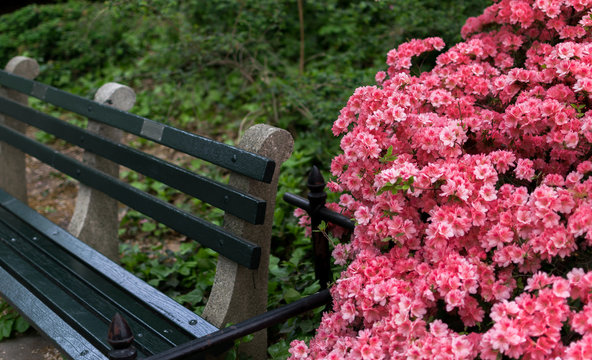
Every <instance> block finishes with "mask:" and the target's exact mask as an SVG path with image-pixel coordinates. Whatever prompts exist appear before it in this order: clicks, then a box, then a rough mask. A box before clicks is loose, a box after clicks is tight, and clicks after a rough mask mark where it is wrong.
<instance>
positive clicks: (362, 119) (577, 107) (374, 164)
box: [290, 0, 592, 359]
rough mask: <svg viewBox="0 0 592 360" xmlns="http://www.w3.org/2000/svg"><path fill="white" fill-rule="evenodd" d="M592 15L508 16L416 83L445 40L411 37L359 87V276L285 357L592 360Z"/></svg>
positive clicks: (543, 7) (351, 119) (347, 204)
mask: <svg viewBox="0 0 592 360" xmlns="http://www.w3.org/2000/svg"><path fill="white" fill-rule="evenodd" d="M591 10H592V0H501V1H497V2H495V3H494V4H493V5H492V6H490V7H489V8H487V9H486V10H485V11H484V13H483V14H482V15H481V16H479V17H477V18H471V19H469V20H468V21H467V23H466V24H465V26H464V27H463V29H462V35H463V37H464V39H465V41H464V42H462V43H459V44H457V45H455V46H453V47H452V48H451V49H449V50H448V51H446V52H445V53H442V54H440V55H439V57H438V58H437V65H436V66H435V68H434V69H433V70H431V71H429V72H424V73H422V74H421V75H419V76H412V75H411V74H410V71H409V69H410V67H411V66H412V58H413V57H414V56H417V55H420V54H421V53H423V52H425V51H432V50H441V49H442V48H443V46H444V44H443V42H442V40H440V39H438V38H429V39H425V40H413V41H411V42H409V43H405V44H402V45H400V46H399V47H398V48H397V49H394V50H391V51H390V52H389V53H388V56H387V65H388V66H389V67H388V71H386V72H379V73H378V74H377V75H376V81H377V85H376V86H366V87H361V88H358V89H356V90H355V92H354V94H353V95H352V96H351V98H350V99H349V101H348V103H347V106H345V107H344V108H343V109H342V110H341V113H340V115H339V117H338V119H337V120H336V121H335V123H334V125H333V133H334V134H335V135H336V136H337V135H343V137H342V140H341V148H342V150H343V153H341V154H339V155H337V156H336V157H335V158H334V160H333V162H332V165H331V172H332V174H333V175H334V176H335V181H334V182H332V183H331V184H330V188H331V190H332V191H337V192H343V195H342V196H341V198H340V202H339V204H338V205H339V208H340V210H341V211H342V212H343V213H344V214H346V215H348V216H351V217H352V218H354V219H355V220H356V222H357V226H356V229H355V232H354V236H353V237H352V241H351V243H348V244H343V245H339V246H337V247H336V249H335V251H334V257H335V260H336V262H337V263H340V264H347V268H346V270H345V271H344V272H343V273H342V274H341V277H340V278H339V279H338V280H337V282H336V284H335V285H334V286H333V287H332V289H331V292H332V295H333V309H334V310H333V311H332V312H330V313H327V314H325V315H324V317H323V320H322V323H321V325H320V327H319V329H318V330H317V333H316V336H315V337H314V338H313V339H312V340H311V341H310V343H309V344H306V343H304V342H302V341H294V342H293V343H292V347H291V349H290V352H291V354H292V356H291V357H290V359H432V358H433V359H474V358H480V359H499V358H502V357H505V358H512V359H518V358H521V359H556V358H560V359H592V301H591V300H592V271H591V272H588V269H590V268H592V266H591V261H592V256H590V255H591V254H592V251H591V250H592V247H591V245H592V177H591V176H590V175H592V162H591V161H590V157H591V156H592V33H591V28H592V11H591ZM333 206H337V205H333ZM586 266H587V268H586Z"/></svg>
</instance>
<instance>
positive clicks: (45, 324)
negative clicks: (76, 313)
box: [0, 266, 107, 360]
mask: <svg viewBox="0 0 592 360" xmlns="http://www.w3.org/2000/svg"><path fill="white" fill-rule="evenodd" d="M0 286H1V288H2V297H3V299H5V300H6V301H8V302H9V303H10V304H11V305H12V306H13V307H15V308H16V309H18V310H19V312H20V313H21V314H23V315H24V316H25V318H26V319H27V320H28V321H29V322H31V323H33V324H35V325H36V328H37V330H39V331H40V332H42V333H43V334H45V335H47V336H48V337H49V338H51V339H56V341H57V343H58V345H59V348H60V351H61V352H62V353H63V354H67V355H69V356H70V357H72V358H74V359H76V358H77V357H84V359H85V360H107V357H106V356H105V355H103V354H102V353H101V352H99V351H98V350H97V349H96V348H94V347H93V346H92V344H91V343H90V342H88V340H86V339H85V338H84V337H82V336H81V335H80V334H79V333H78V332H77V331H76V330H74V329H73V328H72V327H71V326H70V325H68V324H67V323H66V322H65V321H64V320H63V319H61V318H60V316H59V315H57V314H56V313H54V312H53V311H52V310H51V309H50V308H49V307H47V305H45V304H44V303H43V301H41V300H40V299H38V298H37V297H35V296H34V295H33V293H31V292H30V291H29V290H27V288H25V287H24V286H23V285H22V284H21V283H20V282H19V281H18V280H17V279H15V278H14V277H12V276H11V275H10V274H9V273H8V272H6V271H5V270H4V269H3V268H2V267H1V266H0ZM82 354H83V355H82Z"/></svg>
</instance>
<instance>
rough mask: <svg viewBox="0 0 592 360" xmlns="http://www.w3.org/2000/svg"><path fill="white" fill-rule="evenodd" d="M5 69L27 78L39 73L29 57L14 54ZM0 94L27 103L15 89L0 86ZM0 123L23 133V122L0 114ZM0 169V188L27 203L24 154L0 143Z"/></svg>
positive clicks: (33, 61)
mask: <svg viewBox="0 0 592 360" xmlns="http://www.w3.org/2000/svg"><path fill="white" fill-rule="evenodd" d="M5 70H6V71H8V72H10V73H13V74H15V75H19V76H22V77H25V78H27V79H34V78H36V77H37V75H39V64H37V61H35V60H33V59H31V58H28V57H25V56H16V57H14V58H12V59H11V60H10V61H9V62H8V64H6V67H5ZM0 96H2V97H6V98H9V99H11V100H13V101H17V102H19V103H21V104H25V105H28V103H29V97H28V96H27V95H24V94H21V93H19V92H17V91H15V90H9V89H3V88H0ZM0 124H6V125H8V126H10V127H12V128H13V129H15V130H17V131H20V132H23V133H24V132H25V130H26V125H25V124H23V123H22V122H20V121H16V120H14V119H12V118H10V117H8V116H4V115H2V114H0ZM0 169H2V176H1V177H0V188H2V189H5V190H6V191H8V192H9V193H10V194H12V195H13V196H14V197H16V198H17V199H19V200H20V201H22V202H24V203H27V178H26V172H25V154H24V153H23V152H21V151H20V150H17V149H15V148H13V147H12V146H10V145H7V144H5V143H0Z"/></svg>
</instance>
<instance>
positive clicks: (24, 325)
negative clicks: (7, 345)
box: [14, 316, 31, 333]
mask: <svg viewBox="0 0 592 360" xmlns="http://www.w3.org/2000/svg"><path fill="white" fill-rule="evenodd" d="M30 327H31V325H29V323H28V322H27V320H25V318H23V317H22V316H19V317H18V318H16V321H15V323H14V329H15V330H16V331H18V332H19V333H24V332H25V331H27V330H29V328H30Z"/></svg>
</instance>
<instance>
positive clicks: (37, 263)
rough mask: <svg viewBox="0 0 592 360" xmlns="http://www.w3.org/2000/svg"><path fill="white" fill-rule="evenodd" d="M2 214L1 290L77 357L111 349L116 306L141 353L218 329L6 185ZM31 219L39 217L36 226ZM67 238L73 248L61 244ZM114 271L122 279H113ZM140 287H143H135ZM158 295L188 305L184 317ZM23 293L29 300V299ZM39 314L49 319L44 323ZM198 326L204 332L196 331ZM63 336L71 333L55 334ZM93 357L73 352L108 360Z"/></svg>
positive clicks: (1, 199) (0, 201)
mask: <svg viewBox="0 0 592 360" xmlns="http://www.w3.org/2000/svg"><path fill="white" fill-rule="evenodd" d="M22 215H25V216H22ZM0 219H1V221H0V289H2V293H3V294H4V296H5V297H6V298H7V299H8V300H9V302H11V303H12V304H13V305H16V306H17V308H18V309H19V311H21V313H23V314H24V315H25V317H27V318H31V319H34V321H33V322H34V323H35V324H36V325H37V326H39V327H41V329H40V330H41V331H42V332H50V333H51V335H50V336H51V337H52V338H54V339H56V340H57V342H58V343H59V345H60V347H61V348H62V349H63V350H67V351H66V352H67V353H68V354H69V355H70V356H72V355H73V353H72V351H73V352H74V354H75V355H78V353H79V352H80V351H84V349H85V348H88V346H89V345H88V344H92V345H93V346H94V347H97V348H99V349H101V351H105V352H106V351H107V350H108V349H109V348H110V347H109V346H108V344H107V343H106V341H105V340H106V336H105V335H106V333H107V328H108V324H109V321H110V317H112V314H114V313H115V312H116V311H120V312H122V313H123V314H124V316H125V317H126V319H127V320H128V322H129V324H130V326H131V328H132V330H133V332H134V334H136V340H135V346H136V347H137V348H138V350H139V355H140V357H144V356H148V355H151V354H155V353H159V352H161V351H163V350H165V349H170V348H172V347H174V346H175V345H179V344H182V343H186V342H187V341H190V340H192V339H195V338H197V337H201V336H204V335H205V334H208V333H211V332H213V331H216V330H217V329H216V328H215V327H213V326H211V325H209V324H207V323H206V322H205V321H203V320H202V319H199V318H198V317H197V316H196V315H195V314H193V313H192V312H191V311H190V310H187V309H184V308H182V307H181V305H179V304H176V303H174V302H173V300H171V299H169V298H166V296H165V295H164V294H162V293H160V292H158V291H157V290H155V289H154V288H152V287H150V286H149V285H147V284H146V283H144V282H142V281H141V280H139V279H137V278H136V277H135V276H133V275H132V274H130V273H128V272H127V271H125V270H123V269H122V268H121V267H119V266H118V265H117V264H115V263H113V262H111V261H110V260H108V259H106V258H104V256H102V255H101V254H99V253H98V252H96V251H95V250H93V249H92V248H90V247H88V246H87V245H85V244H83V243H82V242H80V241H79V240H77V239H75V238H74V237H72V236H71V235H69V234H67V233H66V232H65V231H64V230H62V229H60V228H59V227H58V226H57V225H55V224H53V223H51V222H50V221H49V220H47V219H45V218H44V217H42V216H41V215H40V214H38V213H37V212H36V211H35V210H33V209H31V208H28V207H26V206H25V205H24V204H22V203H21V202H19V201H18V200H16V199H14V198H13V197H12V196H10V195H9V194H7V193H5V192H3V191H1V190H0ZM41 219H43V220H42V221H40V220H41ZM31 220H33V221H34V222H33V223H32V224H29V223H28V222H29V221H31ZM48 234H50V236H52V237H51V238H50V237H48V236H47V235H48ZM62 243H65V244H66V245H67V247H66V248H64V247H62ZM72 251H74V252H72ZM87 260H92V261H87ZM97 263H98V264H100V265H101V266H102V267H100V268H99V269H95V267H94V266H93V264H97ZM113 272H116V273H117V274H113ZM2 274H5V275H6V276H3V275H2ZM115 276H116V277H117V281H115V280H113V279H111V277H115ZM138 284H139V289H136V288H134V286H135V285H138ZM146 287H148V288H149V290H148V291H146V289H145V288H146ZM142 288H143V289H142ZM158 297H161V298H162V297H164V298H166V299H167V300H166V301H167V302H170V303H174V305H176V307H178V308H182V312H183V313H184V314H183V315H180V314H175V313H173V312H172V311H173V310H174V308H175V306H171V304H168V305H167V306H166V309H167V311H166V313H162V312H161V311H160V310H161V308H160V306H158V305H157V307H156V308H154V306H155V303H154V302H152V303H151V302H150V300H154V298H158ZM24 298H27V299H28V300H27V301H23V299H24ZM115 302H117V305H115ZM40 308H41V309H42V310H39V309H40ZM46 308H47V309H46ZM123 308H125V310H124V309H123ZM43 309H46V310H43ZM40 311H42V312H44V313H45V314H46V315H47V316H48V319H45V320H40V319H39V317H40V316H41V314H42V313H40ZM178 316H182V317H184V319H183V321H182V323H179V322H178V321H177V320H176V319H175V318H177V317H178ZM195 318H198V319H199V322H198V321H196V320H195ZM60 319H66V320H65V321H64V320H60ZM53 321H55V322H56V323H55V324H58V325H55V324H53V323H52V322H53ZM148 324H150V325H148ZM206 325H207V326H206ZM54 326H58V327H60V329H61V327H64V329H65V330H64V329H61V330H60V331H62V330H64V331H65V332H64V333H63V334H62V333H55V329H53V327H54ZM198 326H199V327H200V328H201V329H202V330H199V329H197V327H198ZM208 326H209V328H208ZM192 327H193V328H194V329H193V330H194V331H195V330H198V332H197V333H195V332H193V333H191V334H190V333H189V332H188V331H187V328H192ZM206 329H207V330H206ZM165 330H166V331H165ZM204 330H205V332H204ZM70 333H72V336H74V337H75V338H78V335H75V334H73V333H86V335H85V337H86V339H90V343H88V344H87V345H84V343H85V341H86V340H84V339H83V338H81V339H78V340H76V339H74V340H73V339H72V338H71V337H70V336H69V335H67V334H70ZM59 334H61V335H63V336H64V337H65V338H62V337H61V336H56V335H59ZM62 342H65V343H64V344H62ZM80 344H82V345H80ZM81 346H82V347H81ZM81 349H83V350H81ZM89 349H90V348H89ZM89 351H91V350H89ZM91 354H92V351H91ZM89 356H90V357H87V356H84V357H80V356H73V357H74V358H81V359H87V358H89V359H99V358H100V359H102V358H101V357H94V355H89Z"/></svg>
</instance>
